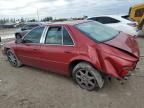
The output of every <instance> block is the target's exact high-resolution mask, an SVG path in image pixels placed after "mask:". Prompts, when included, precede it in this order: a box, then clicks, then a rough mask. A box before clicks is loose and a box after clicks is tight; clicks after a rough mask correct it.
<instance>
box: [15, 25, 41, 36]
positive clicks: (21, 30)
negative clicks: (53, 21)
mask: <svg viewBox="0 0 144 108" xmlns="http://www.w3.org/2000/svg"><path fill="white" fill-rule="evenodd" d="M41 25H42V23H40V22H28V23H25V24H24V25H23V27H21V28H19V29H18V30H17V31H16V32H15V37H16V39H17V38H22V37H23V36H24V35H25V34H26V33H28V32H29V31H31V30H32V29H33V28H35V27H37V26H41Z"/></svg>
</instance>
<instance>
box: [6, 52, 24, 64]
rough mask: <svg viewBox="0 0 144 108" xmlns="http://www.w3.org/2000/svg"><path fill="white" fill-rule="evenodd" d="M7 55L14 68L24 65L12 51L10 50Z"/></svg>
mask: <svg viewBox="0 0 144 108" xmlns="http://www.w3.org/2000/svg"><path fill="white" fill-rule="evenodd" d="M6 55H7V58H8V61H9V63H10V64H11V65H12V66H14V67H20V66H22V63H21V62H20V61H19V60H18V58H17V57H16V56H15V54H14V53H13V52H12V51H11V50H8V51H7V54H6Z"/></svg>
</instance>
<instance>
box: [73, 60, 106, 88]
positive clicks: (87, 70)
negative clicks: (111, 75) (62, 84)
mask: <svg viewBox="0 0 144 108" xmlns="http://www.w3.org/2000/svg"><path fill="white" fill-rule="evenodd" d="M72 75H73V79H74V81H75V82H76V83H77V84H78V85H79V86H80V87H81V88H83V89H86V90H88V91H92V90H95V89H97V90H98V89H100V88H102V87H103V85H104V80H103V78H102V76H101V74H100V72H99V71H97V70H96V69H95V68H93V67H92V66H91V65H90V64H89V63H86V62H81V63H79V64H77V65H76V66H75V67H74V68H73V72H72Z"/></svg>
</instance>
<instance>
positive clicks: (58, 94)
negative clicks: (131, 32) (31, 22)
mask: <svg viewBox="0 0 144 108" xmlns="http://www.w3.org/2000/svg"><path fill="white" fill-rule="evenodd" d="M138 41H139V44H140V49H141V60H140V62H139V64H138V66H137V68H136V70H135V72H134V74H133V76H131V77H130V79H129V80H128V81H126V82H125V84H124V85H121V84H120V83H119V82H118V81H117V80H112V81H111V82H109V81H106V84H105V86H104V88H102V89H101V90H99V91H92V92H88V91H86V90H83V89H81V88H79V86H77V85H76V84H75V83H73V81H72V80H71V79H70V78H66V77H64V76H60V75H56V74H53V73H50V72H47V71H43V70H39V69H35V68H32V67H28V66H23V67H21V68H14V67H12V66H10V64H9V63H8V61H7V60H6V59H5V57H3V56H2V54H1V53H0V108H144V84H143V83H144V39H142V38H140V39H139V40H138Z"/></svg>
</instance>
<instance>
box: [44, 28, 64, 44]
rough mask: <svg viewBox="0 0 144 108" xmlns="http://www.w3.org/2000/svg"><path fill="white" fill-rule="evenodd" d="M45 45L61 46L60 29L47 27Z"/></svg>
mask: <svg viewBox="0 0 144 108" xmlns="http://www.w3.org/2000/svg"><path fill="white" fill-rule="evenodd" d="M45 44H58V45H61V44H62V27H60V26H59V27H49V30H48V32H47V34H46V39H45Z"/></svg>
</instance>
